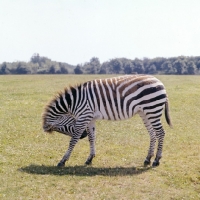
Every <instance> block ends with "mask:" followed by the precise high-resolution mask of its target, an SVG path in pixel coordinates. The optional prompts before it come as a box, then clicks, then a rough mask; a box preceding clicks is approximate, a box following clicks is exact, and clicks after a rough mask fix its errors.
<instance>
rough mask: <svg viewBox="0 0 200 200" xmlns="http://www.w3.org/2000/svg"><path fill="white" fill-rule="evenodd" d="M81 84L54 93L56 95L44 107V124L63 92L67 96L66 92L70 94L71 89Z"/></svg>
mask: <svg viewBox="0 0 200 200" xmlns="http://www.w3.org/2000/svg"><path fill="white" fill-rule="evenodd" d="M81 85H82V83H80V84H76V85H73V86H71V85H70V86H69V87H65V88H64V90H63V91H58V92H57V93H56V94H55V95H54V97H53V98H52V99H51V100H50V101H49V102H48V103H47V105H46V106H45V107H44V112H43V114H42V119H43V124H44V123H45V121H46V118H47V115H48V113H49V111H50V110H51V108H52V106H54V104H55V103H56V102H57V101H58V99H60V98H62V97H63V94H65V96H66V94H68V93H69V92H70V91H71V90H73V89H75V88H77V87H80V86H81Z"/></svg>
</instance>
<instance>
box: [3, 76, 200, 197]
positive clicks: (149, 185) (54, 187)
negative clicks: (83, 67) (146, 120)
mask: <svg viewBox="0 0 200 200" xmlns="http://www.w3.org/2000/svg"><path fill="white" fill-rule="evenodd" d="M96 77H100V76H98V75H96V76H74V75H55V76H50V75H48V76H45V75H41V76H38V75H35V76H34V75H33V76H32V75H30V76H0V142H1V145H0V199H87V200H90V199H106V200H107V199H112V200H113V199H120V200H121V199H127V200H130V199H137V200H138V199H142V200H144V199H164V200H165V199H200V128H199V127H200V77H199V76H158V78H159V79H160V80H162V81H163V83H164V84H165V86H166V88H167V92H168V95H169V99H170V109H171V112H170V114H171V118H172V121H173V126H174V128H173V129H170V128H169V127H168V126H167V123H166V122H165V119H164V118H162V121H163V125H164V127H165V130H166V137H165V143H164V150H163V158H162V159H161V164H160V166H159V167H157V168H150V167H147V168H145V167H143V166H142V165H143V161H144V159H145V157H146V154H147V150H148V146H149V136H148V134H147V132H146V129H145V128H144V126H143V124H142V120H141V119H140V118H139V116H135V117H134V118H132V119H130V120H127V121H120V122H110V121H98V122H97V140H96V149H97V152H96V157H95V159H94V160H93V164H92V165H91V166H84V165H83V163H84V162H85V160H86V158H87V156H88V154H89V144H88V141H87V139H83V140H81V141H80V142H79V143H78V144H77V146H76V147H75V149H74V151H73V153H72V156H71V158H70V160H69V161H68V162H67V163H66V167H65V168H61V169H59V168H57V167H56V165H57V162H58V161H59V160H60V159H61V157H62V156H63V155H64V153H65V151H66V150H67V147H68V142H69V139H70V138H69V137H67V136H64V135H62V134H59V133H54V134H51V135H47V134H45V133H43V131H42V127H41V125H42V124H41V114H42V112H43V108H44V106H45V104H46V103H47V102H48V101H49V100H50V99H51V98H52V97H53V95H54V94H56V91H59V90H62V89H63V88H64V87H66V86H68V85H69V84H71V85H74V84H76V83H79V82H83V81H86V80H91V79H94V78H96ZM101 77H103V76H101ZM104 77H106V76H104ZM107 77H108V76H107Z"/></svg>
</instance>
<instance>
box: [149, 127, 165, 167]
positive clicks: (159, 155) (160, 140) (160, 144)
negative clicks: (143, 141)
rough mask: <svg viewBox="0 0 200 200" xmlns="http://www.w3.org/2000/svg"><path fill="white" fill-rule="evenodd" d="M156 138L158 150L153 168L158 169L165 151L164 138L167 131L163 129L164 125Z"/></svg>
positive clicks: (157, 131)
mask: <svg viewBox="0 0 200 200" xmlns="http://www.w3.org/2000/svg"><path fill="white" fill-rule="evenodd" d="M156 136H157V139H158V148H157V153H156V158H155V160H154V162H153V165H152V166H153V167H156V166H158V165H159V164H160V162H159V161H160V159H161V158H162V149H163V142H164V137H165V131H164V129H163V128H162V124H161V123H160V128H159V129H157V130H156Z"/></svg>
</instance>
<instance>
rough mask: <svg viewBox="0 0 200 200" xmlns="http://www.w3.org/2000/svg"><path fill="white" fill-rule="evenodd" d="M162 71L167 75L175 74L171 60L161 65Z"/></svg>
mask: <svg viewBox="0 0 200 200" xmlns="http://www.w3.org/2000/svg"><path fill="white" fill-rule="evenodd" d="M161 69H162V71H163V72H164V73H166V74H173V73H174V69H173V66H172V63H171V62H170V61H169V60H167V61H165V62H164V63H163V64H162V65H161Z"/></svg>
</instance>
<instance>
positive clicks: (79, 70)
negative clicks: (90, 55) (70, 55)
mask: <svg viewBox="0 0 200 200" xmlns="http://www.w3.org/2000/svg"><path fill="white" fill-rule="evenodd" d="M74 73H75V74H83V71H82V70H81V66H80V65H77V66H76V68H75V69H74Z"/></svg>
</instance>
